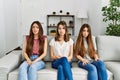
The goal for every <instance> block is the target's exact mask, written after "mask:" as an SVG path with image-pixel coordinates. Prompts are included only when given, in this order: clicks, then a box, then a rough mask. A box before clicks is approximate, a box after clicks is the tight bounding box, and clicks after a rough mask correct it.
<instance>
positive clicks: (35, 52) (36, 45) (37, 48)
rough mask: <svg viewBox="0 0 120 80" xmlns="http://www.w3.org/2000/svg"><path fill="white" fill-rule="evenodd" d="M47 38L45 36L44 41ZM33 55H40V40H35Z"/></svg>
mask: <svg viewBox="0 0 120 80" xmlns="http://www.w3.org/2000/svg"><path fill="white" fill-rule="evenodd" d="M28 38H29V36H26V40H28ZM45 38H46V36H43V40H45ZM32 54H37V55H38V54H39V40H38V39H34V44H33V50H32Z"/></svg>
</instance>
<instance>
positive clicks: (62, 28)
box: [50, 21, 73, 80]
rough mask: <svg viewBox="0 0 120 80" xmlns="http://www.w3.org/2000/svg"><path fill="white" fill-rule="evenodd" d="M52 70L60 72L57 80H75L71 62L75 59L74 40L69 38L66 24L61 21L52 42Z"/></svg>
mask: <svg viewBox="0 0 120 80" xmlns="http://www.w3.org/2000/svg"><path fill="white" fill-rule="evenodd" d="M50 55H51V59H52V68H55V69H57V70H58V74H57V80H73V77H72V71H71V60H72V58H73V40H72V39H71V38H69V34H68V30H67V26H66V23H65V22H64V21H60V22H59V23H58V25H57V31H56V36H55V38H53V39H52V40H51V41H50Z"/></svg>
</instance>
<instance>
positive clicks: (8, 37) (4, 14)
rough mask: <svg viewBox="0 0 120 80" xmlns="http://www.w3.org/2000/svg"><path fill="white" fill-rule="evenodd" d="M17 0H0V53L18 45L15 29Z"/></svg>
mask: <svg viewBox="0 0 120 80" xmlns="http://www.w3.org/2000/svg"><path fill="white" fill-rule="evenodd" d="M16 3H17V0H12V1H11V0H10V1H9V0H1V2H0V4H1V9H0V11H1V12H0V14H1V17H0V22H1V23H0V25H2V26H0V27H1V29H0V36H1V37H2V38H0V49H1V50H0V51H2V53H1V52H0V54H1V55H2V56H3V54H5V53H7V52H9V51H11V50H13V49H14V48H16V47H17V46H18V38H17V36H18V31H17V29H18V28H17V4H16Z"/></svg>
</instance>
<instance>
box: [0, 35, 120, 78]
mask: <svg viewBox="0 0 120 80" xmlns="http://www.w3.org/2000/svg"><path fill="white" fill-rule="evenodd" d="M52 38H53V37H51V36H47V39H48V43H49V41H50V40H51V39H52ZM71 38H72V39H73V40H74V42H75V41H76V39H77V37H76V36H71ZM93 40H94V43H96V46H97V50H98V53H99V55H100V58H101V59H102V60H104V61H105V64H106V66H107V73H108V80H120V76H119V75H120V69H119V68H118V67H119V66H120V47H119V46H120V42H119V41H120V37H115V36H97V37H93ZM21 61H22V56H21V51H13V52H11V53H10V54H8V55H6V56H4V57H3V58H1V59H0V80H18V66H19V65H20V63H21ZM45 62H46V68H45V69H42V70H40V71H38V80H57V70H56V69H53V68H51V60H50V57H49V45H48V54H47V56H46V57H45ZM72 62H73V63H72V73H73V80H87V71H86V70H83V69H81V68H79V67H78V66H77V59H75V57H74V59H73V61H72Z"/></svg>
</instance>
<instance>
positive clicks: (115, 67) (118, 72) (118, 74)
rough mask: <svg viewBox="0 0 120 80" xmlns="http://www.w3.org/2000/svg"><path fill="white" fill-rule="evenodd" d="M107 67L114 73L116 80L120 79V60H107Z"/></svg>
mask: <svg viewBox="0 0 120 80" xmlns="http://www.w3.org/2000/svg"><path fill="white" fill-rule="evenodd" d="M105 64H106V66H107V68H108V69H109V70H110V71H111V72H112V73H113V74H114V75H113V76H114V80H120V68H119V67H120V62H105Z"/></svg>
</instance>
